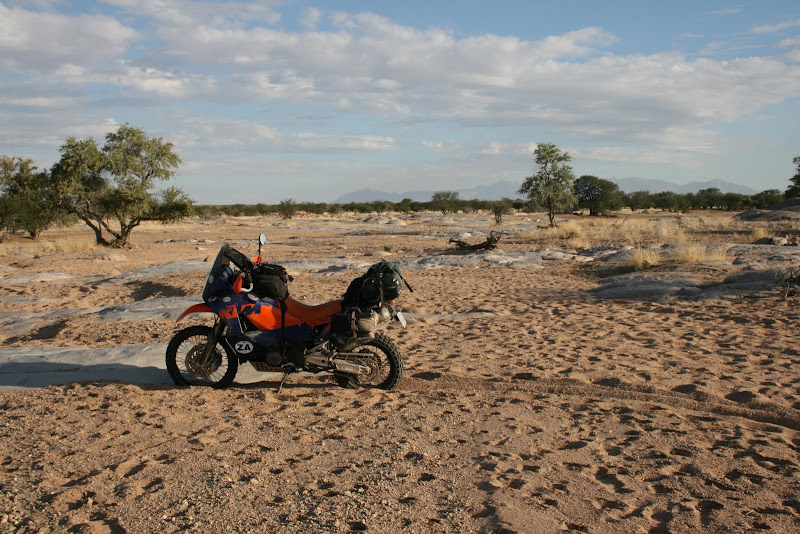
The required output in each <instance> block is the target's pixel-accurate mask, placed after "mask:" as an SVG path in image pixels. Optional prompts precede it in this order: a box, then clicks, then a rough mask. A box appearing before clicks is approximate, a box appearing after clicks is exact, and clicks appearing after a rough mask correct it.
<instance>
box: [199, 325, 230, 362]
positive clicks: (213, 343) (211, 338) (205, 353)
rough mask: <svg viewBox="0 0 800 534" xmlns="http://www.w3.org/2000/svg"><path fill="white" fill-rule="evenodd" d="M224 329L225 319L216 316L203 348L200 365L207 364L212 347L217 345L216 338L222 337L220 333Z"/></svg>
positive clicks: (212, 350) (212, 352) (212, 351)
mask: <svg viewBox="0 0 800 534" xmlns="http://www.w3.org/2000/svg"><path fill="white" fill-rule="evenodd" d="M224 331H225V321H222V320H220V319H219V318H217V321H216V323H214V329H213V330H212V331H211V335H210V336H209V338H208V342H206V347H205V349H204V350H203V359H202V361H201V365H208V363H209V362H210V361H211V355H212V354H214V349H215V348H216V346H217V340H218V339H222V333H223V332H224Z"/></svg>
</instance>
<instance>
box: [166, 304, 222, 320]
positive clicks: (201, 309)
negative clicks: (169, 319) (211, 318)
mask: <svg viewBox="0 0 800 534" xmlns="http://www.w3.org/2000/svg"><path fill="white" fill-rule="evenodd" d="M191 313H214V310H212V309H211V307H210V306H209V305H208V304H206V303H205V302H203V303H201V304H195V305H194V306H189V308H187V310H186V311H185V312H183V313H182V314H181V316H180V317H178V319H177V320H176V321H175V322H176V323H179V322H180V321H181V319H183V318H184V317H186V316H187V315H189V314H191Z"/></svg>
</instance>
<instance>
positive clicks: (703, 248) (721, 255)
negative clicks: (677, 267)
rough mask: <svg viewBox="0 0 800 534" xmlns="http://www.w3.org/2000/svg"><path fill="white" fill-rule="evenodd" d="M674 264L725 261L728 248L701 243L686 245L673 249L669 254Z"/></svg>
mask: <svg viewBox="0 0 800 534" xmlns="http://www.w3.org/2000/svg"><path fill="white" fill-rule="evenodd" d="M669 259H670V261H672V262H674V263H699V262H702V261H726V260H727V259H728V247H726V246H724V245H706V244H703V243H686V244H683V245H680V246H678V247H675V248H674V249H673V250H672V251H671V252H670V254H669Z"/></svg>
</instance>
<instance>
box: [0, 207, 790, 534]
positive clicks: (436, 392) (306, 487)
mask: <svg viewBox="0 0 800 534" xmlns="http://www.w3.org/2000/svg"><path fill="white" fill-rule="evenodd" d="M485 217H486V215H485V214H484V218H485ZM411 222H413V221H410V224H409V225H408V226H398V227H391V226H388V225H387V226H385V228H384V229H383V230H380V231H378V230H374V229H371V228H372V227H371V226H369V225H368V224H366V223H362V222H353V221H352V220H351V221H347V220H343V221H342V222H341V223H331V222H330V221H328V222H325V223H319V224H316V223H313V224H312V223H311V222H308V221H306V222H303V221H301V220H294V221H289V222H284V221H278V220H269V219H267V220H260V219H252V220H250V219H248V220H236V219H234V220H231V221H228V224H224V223H223V222H221V221H211V222H195V223H183V224H181V225H178V226H169V227H159V226H146V227H144V228H142V229H140V230H137V231H136V232H134V245H135V246H134V248H133V249H130V250H124V251H102V250H99V251H98V250H92V249H87V250H76V251H75V252H49V253H41V254H35V253H31V254H25V253H19V252H15V253H14V255H13V257H12V256H9V255H8V253H7V252H4V250H5V251H8V250H11V249H10V248H0V264H2V266H3V272H0V275H5V278H4V279H0V303H1V304H0V305H2V309H3V310H4V312H14V313H16V314H30V319H29V321H30V323H29V324H27V323H26V325H24V328H23V327H20V326H19V325H17V326H14V327H13V328H12V327H11V326H8V327H7V328H6V329H5V330H3V331H2V333H0V336H2V339H3V349H9V348H19V347H37V346H58V347H85V348H87V349H90V348H103V347H115V346H120V345H130V346H134V345H140V344H163V343H166V342H167V341H168V340H169V338H170V337H171V336H172V335H173V334H174V332H176V331H177V330H178V329H179V328H180V327H182V326H184V324H183V323H182V324H181V325H177V326H176V325H175V322H174V321H173V320H170V319H145V320H113V321H103V320H100V319H99V317H98V316H97V315H96V314H93V313H74V314H70V315H57V316H49V318H47V317H48V316H47V315H46V314H47V313H51V312H52V313H55V312H59V311H60V310H61V311H63V310H78V309H82V310H91V309H94V308H97V307H105V306H110V305H114V304H123V303H132V302H137V301H143V300H149V299H155V298H166V297H191V296H195V295H198V294H199V292H200V290H201V288H202V283H203V277H204V274H205V273H204V272H203V271H202V270H189V271H186V272H177V273H172V274H166V275H163V276H160V277H157V278H147V279H139V280H129V281H126V282H125V281H123V282H120V281H119V279H118V281H117V282H113V283H112V282H108V280H109V279H110V278H113V277H115V276H120V275H124V274H125V273H130V272H132V271H134V270H136V269H140V268H142V267H146V266H150V265H163V264H168V263H170V262H174V261H178V260H198V261H200V260H202V259H203V258H205V257H206V256H213V255H214V254H215V253H216V249H217V248H218V246H219V242H220V241H224V240H229V241H234V242H239V243H241V245H239V246H240V247H241V248H242V249H244V250H247V251H249V252H254V251H255V246H253V245H247V244H246V243H247V242H248V241H249V242H250V243H254V242H255V238H256V237H257V235H258V233H259V232H260V231H261V230H265V231H266V232H267V234H268V236H269V237H270V238H271V239H272V241H273V243H271V244H270V245H268V247H269V248H268V252H267V254H266V255H267V257H270V258H274V259H285V260H297V259H303V258H337V257H338V258H350V259H357V260H360V261H363V262H367V263H371V262H373V261H377V259H378V257H377V256H376V254H380V253H390V257H392V258H394V259H403V258H415V257H419V256H423V255H426V254H431V253H434V252H435V251H441V250H443V249H445V248H446V247H447V239H449V237H452V236H451V233H452V234H453V235H457V234H458V232H462V234H463V232H465V231H471V232H473V235H476V236H479V235H481V234H480V229H479V228H477V227H478V226H480V224H479V223H478V222H477V221H467V220H460V221H455V222H456V223H458V224H455V226H453V227H452V228H451V227H447V228H445V227H442V228H439V229H438V230H436V229H433V230H432V227H430V226H424V227H423V225H414V224H411ZM513 222H514V221H513V219H512V221H511V222H510V223H509V224H512V223H513ZM520 224H521V223H520ZM459 225H460V226H459ZM470 225H471V226H470ZM487 228H488V227H487ZM512 229H513V227H512ZM70 232H74V233H75V234H76V236H78V237H76V239H82V237H80V236H83V235H84V234H83V233H82V230H81V229H80V228H79V227H76V228H75V229H73V230H70ZM48 238H51V239H55V236H54V235H52V234H48V235H47V236H45V239H48ZM191 239H203V240H207V241H209V242H192V241H190V240H191ZM472 240H473V241H478V240H480V239H478V238H472ZM501 245H502V249H503V250H504V251H506V252H509V253H513V252H519V251H525V250H527V249H530V248H531V245H529V244H526V243H524V242H513V240H512V241H508V242H506V243H502V242H501ZM11 246H17V244H14V243H12V244H10V245H9V244H3V245H0V247H11ZM14 250H17V249H14ZM115 254H116V255H115ZM109 255H111V256H109ZM104 256H105V258H104ZM41 273H62V274H63V275H64V277H62V278H58V277H56V278H55V279H50V280H43V281H31V282H29V283H19V282H17V283H4V280H7V279H8V277H10V276H17V277H19V276H22V275H35V274H41ZM359 274H361V271H360V270H356V269H348V270H344V271H340V272H328V273H327V274H318V273H317V274H315V273H309V272H296V273H295V281H294V282H293V284H292V286H291V292H292V295H293V296H295V297H296V298H301V299H304V300H305V301H307V302H323V301H325V300H328V299H331V298H336V297H337V296H339V295H340V294H341V293H342V292H343V291H344V289H345V288H346V286H347V283H348V282H349V281H350V280H351V279H352V278H354V277H355V276H357V275H359ZM66 275H71V277H66ZM406 275H407V278H408V279H409V281H410V282H411V284H412V286H413V287H414V289H415V291H414V293H408V292H405V293H404V294H403V295H402V296H401V299H400V304H401V307H403V308H404V309H405V310H407V311H408V312H409V313H411V314H414V315H413V316H412V319H411V320H410V322H409V328H408V329H406V330H402V329H400V327H399V325H396V324H395V325H393V326H390V327H389V328H388V329H387V331H386V332H387V334H388V335H389V336H390V337H392V338H393V339H394V340H395V341H396V342H397V344H398V346H399V347H400V349H401V351H402V352H403V354H404V358H405V364H406V374H405V377H404V379H403V380H402V382H401V384H400V386H399V388H398V390H396V391H393V392H384V391H380V390H358V391H350V390H344V389H341V388H338V387H337V386H336V385H335V384H333V383H332V382H330V381H329V380H326V379H321V378H318V377H297V378H294V379H290V381H289V382H288V384H287V385H286V387H284V389H283V391H282V392H281V393H280V394H278V393H277V392H276V386H277V384H276V383H275V382H274V381H265V382H257V383H251V384H236V383H235V384H234V386H233V387H231V388H229V389H226V390H222V391H217V390H210V389H178V388H175V387H172V386H170V385H169V384H168V380H167V378H166V372H165V371H164V380H163V381H160V382H159V381H155V382H154V383H151V384H142V383H134V382H131V381H126V380H125V379H121V380H117V381H115V382H112V383H98V382H92V381H90V382H80V383H75V382H71V383H66V384H61V385H51V386H48V387H43V388H23V389H6V390H3V391H0V406H1V407H2V415H0V532H92V533H100V532H114V533H117V532H130V533H149V532H154V533H155V532H159V533H161V532H167V533H168V532H183V531H190V532H309V533H310V532H353V531H365V532H380V533H401V532H403V533H407V532H420V533H422V532H494V533H501V532H502V533H512V532H518V533H528V532H562V531H566V532H626V533H627V532H653V533H656V532H750V531H759V530H764V531H772V532H797V531H798V530H800V433H798V431H800V375H798V363H800V348H798V345H797V336H796V334H797V324H798V319H800V313H799V312H798V306H797V302H798V301H797V299H796V298H788V299H783V298H781V296H780V295H778V294H777V293H774V294H763V293H759V294H752V295H748V294H738V295H733V296H730V297H728V298H724V299H680V298H670V299H661V300H648V299H637V300H620V299H599V298H596V297H595V296H594V295H593V294H592V292H591V291H590V290H592V289H593V288H596V287H598V286H599V285H600V284H601V283H602V281H601V280H600V279H599V278H598V276H597V272H596V269H595V265H594V263H592V262H577V261H550V262H542V264H540V265H530V266H521V267H503V266H495V267H492V268H479V267H467V268H431V269H424V270H411V271H406ZM715 276H717V275H715ZM34 278H35V277H34ZM39 278H42V277H41V276H40V277H39ZM123 280H124V279H123ZM37 317H44V319H42V318H40V319H37ZM191 321H194V322H200V323H202V322H207V319H206V318H204V317H202V316H197V317H196V318H195V319H192V320H191ZM185 323H186V324H189V322H185ZM8 373H10V371H9V369H8V368H6V369H3V366H2V365H0V378H2V375H3V374H8ZM156 382H157V383H156Z"/></svg>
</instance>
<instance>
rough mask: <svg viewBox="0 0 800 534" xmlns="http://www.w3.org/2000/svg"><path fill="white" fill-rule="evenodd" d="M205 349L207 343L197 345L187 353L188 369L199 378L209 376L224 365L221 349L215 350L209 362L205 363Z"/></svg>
mask: <svg viewBox="0 0 800 534" xmlns="http://www.w3.org/2000/svg"><path fill="white" fill-rule="evenodd" d="M205 349H206V346H205V345H202V344H201V345H195V346H194V347H192V348H191V349H189V351H188V352H187V353H186V360H185V361H186V370H188V371H189V372H190V373H192V375H194V376H196V377H197V378H208V377H209V376H211V375H212V374H214V373H215V372H216V370H217V369H219V366H220V365H222V355H221V354H220V353H219V350H215V351H214V354H212V355H211V358H209V361H208V363H206V364H205V365H203V362H202V360H203V353H204V352H205Z"/></svg>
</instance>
